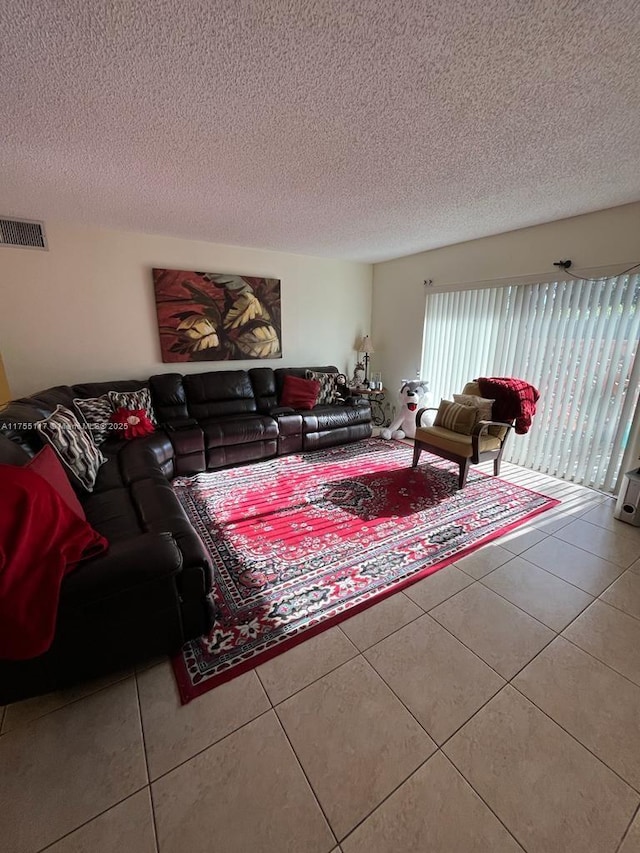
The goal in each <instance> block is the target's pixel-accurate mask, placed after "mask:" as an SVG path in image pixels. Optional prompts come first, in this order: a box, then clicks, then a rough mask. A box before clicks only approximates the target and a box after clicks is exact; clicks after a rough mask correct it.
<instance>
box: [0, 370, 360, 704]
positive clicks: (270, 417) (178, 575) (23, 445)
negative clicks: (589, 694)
mask: <svg viewBox="0 0 640 853" xmlns="http://www.w3.org/2000/svg"><path fill="white" fill-rule="evenodd" d="M311 369H313V370H316V371H319V372H337V371H336V368H335V367H330V366H329V367H314V368H311ZM305 370H306V368H282V369H278V370H275V371H274V370H271V369H270V368H256V369H253V370H249V371H244V370H220V371H210V372H207V373H199V374H189V375H185V376H182V375H180V374H178V373H166V374H160V375H156V376H152V377H151V378H150V379H149V381H148V382H142V381H140V382H138V381H134V380H125V381H117V382H100V383H89V384H81V385H74V386H66V385H65V386H57V387H55V388H50V389H48V390H46V391H42V392H39V393H38V394H34V395H33V396H32V397H29V398H23V399H21V400H17V401H15V402H13V403H11V404H10V405H9V407H8V408H6V409H4V410H3V411H2V412H0V462H4V463H8V464H14V465H15V464H18V465H19V464H24V463H25V462H26V461H27V460H28V459H29V458H30V457H31V456H32V455H33V454H34V453H36V452H37V451H38V450H39V449H40V447H41V443H40V438H39V434H38V431H37V430H36V429H34V428H32V427H31V424H34V423H35V422H37V421H39V420H41V419H42V418H43V417H46V416H48V415H49V414H51V413H52V412H53V411H54V409H55V407H56V406H57V405H59V404H60V405H63V406H66V407H68V408H70V409H73V402H72V401H73V399H74V398H77V397H84V398H88V397H98V396H101V395H102V394H105V393H107V392H108V391H135V390H139V389H140V388H143V387H149V388H150V390H151V396H152V401H153V406H154V412H155V415H156V418H157V420H158V428H157V430H156V432H155V433H153V434H152V435H150V436H147V437H145V438H138V439H134V440H133V441H129V442H126V441H116V440H111V439H110V440H109V441H107V442H106V443H105V444H103V445H102V446H101V450H102V452H103V453H104V455H105V456H106V457H107V462H106V463H105V464H104V465H102V467H101V468H100V471H99V474H98V479H97V481H96V485H95V488H94V490H93V492H92V493H91V494H87V493H84V494H80V495H79V498H80V500H81V503H82V505H83V509H84V511H85V513H86V516H87V520H88V521H89V523H90V524H91V525H92V526H93V527H94V528H95V529H96V530H98V531H99V532H100V533H101V534H102V535H103V536H105V537H106V538H107V539H108V541H109V543H110V547H109V550H108V552H107V553H106V554H104V555H102V556H99V557H96V558H94V559H92V560H90V561H87V562H85V563H83V564H82V565H81V566H80V567H78V568H77V569H76V570H75V571H73V572H71V573H70V574H69V575H67V576H66V577H65V579H64V581H63V585H62V590H61V596H60V604H59V610H58V623H57V629H56V635H55V639H54V642H53V645H52V647H51V648H50V649H49V651H48V652H46V653H45V654H44V655H41V656H40V657H38V658H35V659H33V660H28V661H7V660H0V704H6V703H8V702H13V701H16V700H18V699H23V698H26V697H28V696H32V695H36V694H39V693H44V692H47V691H49V690H53V689H57V688H59V687H63V686H66V685H70V684H73V683H75V682H78V681H81V680H83V679H85V678H89V677H94V676H97V675H101V674H104V673H107V672H109V671H113V670H117V669H120V668H124V667H127V666H131V665H132V664H135V663H136V662H140V661H142V660H145V659H147V658H150V657H152V656H155V655H160V654H173V653H175V652H177V651H178V650H179V649H180V647H181V646H182V645H183V643H184V642H186V641H187V640H189V639H192V638H195V637H198V636H201V635H202V634H205V633H207V632H208V631H209V630H210V629H211V627H212V625H213V622H214V619H215V613H214V611H213V606H212V603H211V599H210V598H209V597H208V593H209V592H210V590H211V585H212V567H211V564H210V559H209V555H208V554H207V552H206V551H205V549H204V547H203V545H202V542H201V540H200V538H199V536H198V534H197V533H196V532H195V530H194V529H193V527H192V526H191V524H190V522H189V520H188V518H187V516H186V515H185V513H184V510H183V509H182V506H181V504H180V503H179V501H178V500H177V498H176V496H175V494H174V492H173V490H172V488H171V485H170V480H171V479H172V478H173V477H175V476H179V475H184V474H192V473H197V472H202V471H207V470H214V469H216V468H221V467H224V466H229V465H236V464H239V463H243V462H249V461H253V460H259V459H264V458H268V457H272V456H276V455H281V454H286V453H296V452H300V451H307V450H314V449H317V448H321V447H329V446H332V445H335V444H343V443H346V442H350V441H356V440H358V439H361V438H367V437H369V436H370V435H371V411H370V408H369V405H368V403H367V402H366V401H364V400H360V399H353V398H350V397H348V396H346V390H345V398H344V400H343V401H342V402H341V403H340V404H334V405H331V406H316V407H315V408H314V409H312V410H310V411H304V412H300V411H295V410H293V409H290V408H285V407H282V406H280V405H279V399H280V395H281V391H282V384H283V381H284V377H285V375H286V373H288V372H289V373H293V374H294V375H297V376H304V375H305ZM0 487H1V484H0Z"/></svg>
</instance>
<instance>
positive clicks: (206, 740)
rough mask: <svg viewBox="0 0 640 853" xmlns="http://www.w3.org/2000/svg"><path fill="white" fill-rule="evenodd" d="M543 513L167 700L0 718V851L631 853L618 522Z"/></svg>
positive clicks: (630, 608)
mask: <svg viewBox="0 0 640 853" xmlns="http://www.w3.org/2000/svg"><path fill="white" fill-rule="evenodd" d="M503 476H505V477H506V478H507V479H511V480H514V481H515V482H519V483H521V484H522V485H526V486H528V487H530V488H534V489H538V490H540V491H543V492H546V493H547V494H552V495H554V496H556V497H559V498H560V499H561V500H562V504H561V506H560V507H558V508H556V509H553V510H551V511H550V512H547V513H545V514H543V515H541V516H539V517H537V518H535V519H533V520H532V522H531V523H530V524H528V525H526V526H525V527H523V528H520V529H519V530H516V531H514V533H512V534H511V535H509V536H507V537H503V538H501V539H500V540H499V541H498V542H495V543H493V544H489V545H487V546H485V547H484V548H482V549H481V550H479V551H477V552H475V553H474V554H471V555H470V556H468V557H466V558H464V559H462V560H460V561H459V562H458V563H456V564H455V565H452V566H450V567H448V568H446V569H443V570H442V571H441V572H438V573H436V574H435V575H433V576H431V577H428V578H425V579H424V580H422V581H420V582H419V583H417V584H414V585H413V586H411V587H409V588H408V589H406V590H405V591H404V592H401V593H398V594H397V595H395V596H393V597H392V598H389V599H387V600H386V601H384V602H382V603H380V604H378V605H377V606H375V607H372V608H370V609H369V610H367V611H365V612H363V613H361V614H359V615H357V616H355V617H353V618H352V619H350V620H348V621H346V622H344V623H342V625H340V626H338V627H334V628H331V629H330V630H328V631H326V632H324V633H323V634H320V635H319V636H317V637H315V638H313V639H311V640H309V641H307V642H306V643H303V644H301V645H300V646H297V647H296V648H294V649H292V650H291V651H289V652H287V653H285V654H284V655H281V656H280V657H278V658H275V659H274V660H272V661H270V662H268V663H266V664H264V665H263V666H260V667H258V668H257V669H256V670H255V671H253V672H248V673H246V674H244V675H242V676H240V677H239V678H237V679H235V680H234V681H231V682H228V683H227V684H224V685H222V686H221V687H218V688H217V689H215V690H212V691H211V692H209V693H207V694H205V695H204V696H202V697H201V698H199V699H197V700H195V701H194V702H192V703H191V704H189V705H187V706H185V707H181V706H180V704H179V701H178V696H177V692H176V688H175V683H174V680H173V676H172V673H171V670H170V667H169V664H168V662H166V661H160V662H156V663H155V664H154V665H152V666H147V667H140V668H139V669H138V670H137V671H135V672H123V673H120V674H119V675H117V676H113V677H110V678H104V679H100V680H99V681H95V682H92V683H89V684H85V685H81V686H79V687H78V688H75V689H73V690H69V691H64V692H62V693H58V694H55V695H51V696H46V697H41V698H38V699H33V700H29V701H27V702H23V703H18V704H16V705H12V706H10V707H8V708H6V709H2V708H0V721H1V729H0V731H1V733H0V849H2V851H3V853H4V852H5V851H6V853H38V851H41V850H47V851H51V853H85V851H86V852H87V853H128V851H132V853H154V851H155V853H174V851H176V853H177V851H189V853H200V852H201V851H202V853H205V851H206V853H209V852H210V851H211V852H212V853H214V852H215V851H221V850H224V851H225V853H247V851H256V853H276V851H277V853H287V851H291V853H365V851H366V853H414V851H429V853H503V851H504V853H516V851H520V853H522V851H523V850H524V851H527V853H573V851H575V853H640V811H639V810H638V806H639V804H640V529H636V528H633V527H630V526H628V525H625V524H622V523H621V522H616V521H615V520H614V519H613V517H612V510H613V502H612V501H611V500H609V499H607V498H604V497H603V496H602V495H598V494H597V493H594V492H592V491H589V490H587V489H582V488H579V487H575V486H572V485H569V484H567V483H562V482H560V481H558V480H553V479H551V478H548V477H544V476H542V475H538V474H533V473H531V472H529V471H525V470H523V469H519V468H516V467H515V466H506V470H505V471H504V473H503Z"/></svg>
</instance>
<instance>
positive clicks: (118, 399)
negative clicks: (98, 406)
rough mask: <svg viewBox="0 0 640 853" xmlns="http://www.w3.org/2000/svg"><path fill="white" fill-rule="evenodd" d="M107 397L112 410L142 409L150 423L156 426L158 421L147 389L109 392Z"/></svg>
mask: <svg viewBox="0 0 640 853" xmlns="http://www.w3.org/2000/svg"><path fill="white" fill-rule="evenodd" d="M109 397H111V402H112V403H113V408H114V409H133V410H134V411H136V410H137V409H144V410H145V412H146V413H147V417H148V418H149V420H150V421H151V423H152V424H153V425H154V426H157V424H158V421H157V420H156V416H155V414H154V412H153V406H152V405H151V391H149V389H148V388H141V389H140V390H139V391H109Z"/></svg>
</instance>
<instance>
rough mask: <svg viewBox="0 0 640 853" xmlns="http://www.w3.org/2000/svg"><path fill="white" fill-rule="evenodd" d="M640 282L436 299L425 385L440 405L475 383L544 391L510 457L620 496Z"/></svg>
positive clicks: (533, 287)
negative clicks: (519, 383) (511, 380)
mask: <svg viewBox="0 0 640 853" xmlns="http://www.w3.org/2000/svg"><path fill="white" fill-rule="evenodd" d="M639 297H640V276H639V275H624V276H615V277H611V278H607V279H600V280H598V281H586V280H580V281H577V280H570V281H555V282H545V283H541V284H524V285H507V286H505V287H488V288H483V289H479V290H461V291H452V292H448V293H430V294H428V296H427V304H426V314H425V339H424V357H423V368H422V376H423V378H425V379H427V380H429V384H430V388H431V391H432V392H433V397H434V400H435V401H436V402H435V404H436V405H437V402H438V401H439V400H440V398H441V397H444V398H447V399H451V395H452V394H454V393H459V392H460V391H461V390H462V387H463V385H464V384H465V382H467V381H468V380H469V379H474V378H477V377H478V376H516V377H518V378H521V379H526V380H527V381H528V382H531V384H532V385H535V386H536V387H537V388H538V389H539V390H540V402H539V404H538V412H537V414H536V417H535V418H534V422H533V427H532V429H531V431H530V432H529V433H528V434H527V435H525V436H515V435H514V436H511V437H510V438H509V442H508V444H507V453H506V458H507V459H508V460H509V461H511V462H515V463H516V464H517V465H523V466H525V467H527V468H532V469H533V470H536V471H541V472H543V473H548V474H552V475H554V476H556V477H561V478H563V479H566V480H571V481H573V482H575V483H581V484H584V485H586V486H591V487H593V488H596V489H600V490H602V491H606V492H614V491H615V489H616V484H617V480H618V476H619V475H620V466H621V463H622V457H623V454H624V449H625V446H626V441H627V439H628V436H629V432H630V429H631V422H632V419H633V415H634V411H635V407H636V405H637V403H638V388H639V385H640V358H636V355H637V350H638V338H639V337H640V307H639V305H638V301H639Z"/></svg>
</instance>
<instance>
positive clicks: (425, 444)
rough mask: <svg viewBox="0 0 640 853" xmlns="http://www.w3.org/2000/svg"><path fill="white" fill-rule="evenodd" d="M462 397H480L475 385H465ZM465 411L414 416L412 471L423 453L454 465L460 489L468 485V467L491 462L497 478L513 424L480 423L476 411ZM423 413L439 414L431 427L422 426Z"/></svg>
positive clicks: (471, 409)
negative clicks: (457, 467)
mask: <svg viewBox="0 0 640 853" xmlns="http://www.w3.org/2000/svg"><path fill="white" fill-rule="evenodd" d="M462 393H463V395H471V396H474V397H478V398H480V397H481V396H482V395H481V394H480V388H479V387H478V383H477V382H467V384H466V385H465V387H464V390H463V392H462ZM464 408H468V409H469V410H470V411H469V412H468V414H467V413H465V412H460V411H459V408H457V409H455V411H454V412H447V411H442V410H441V409H433V408H425V409H420V410H419V411H418V412H417V413H416V436H415V446H414V451H413V467H414V468H415V467H416V466H417V464H418V462H419V461H420V454H421V453H422V451H423V450H426V451H427V452H429V453H433V454H435V455H436V456H440V457H442V458H443V459H450V460H451V461H452V462H457V463H458V465H459V466H460V474H459V477H458V487H459V488H460V489H462V488H463V486H464V484H465V483H466V481H467V474H468V473H469V466H470V465H477V464H478V463H479V462H486V461H487V460H489V459H493V473H494V476H496V477H497V476H498V474H499V473H500V462H501V460H502V453H503V451H504V446H505V444H506V441H507V438H508V436H509V433H510V431H511V429H512V427H513V423H512V422H509V423H507V422H503V421H494V420H491V419H490V418H484V417H483V419H482V420H477V418H478V410H477V409H473V408H472V407H470V406H468V407H464ZM426 412H438V415H437V416H436V421H435V423H434V425H433V426H423V418H424V415H425V414H426ZM436 424H438V425H436ZM452 427H453V428H452Z"/></svg>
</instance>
